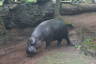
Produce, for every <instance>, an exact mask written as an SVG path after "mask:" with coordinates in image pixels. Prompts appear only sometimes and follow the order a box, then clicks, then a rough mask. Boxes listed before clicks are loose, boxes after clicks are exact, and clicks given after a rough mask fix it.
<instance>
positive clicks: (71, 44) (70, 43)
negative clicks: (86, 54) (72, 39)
mask: <svg viewBox="0 0 96 64" xmlns="http://www.w3.org/2000/svg"><path fill="white" fill-rule="evenodd" d="M66 45H67V46H74V44H72V43H70V44H66Z"/></svg>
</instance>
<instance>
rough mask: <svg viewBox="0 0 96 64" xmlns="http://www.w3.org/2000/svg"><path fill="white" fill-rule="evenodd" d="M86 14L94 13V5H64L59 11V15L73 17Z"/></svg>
mask: <svg viewBox="0 0 96 64" xmlns="http://www.w3.org/2000/svg"><path fill="white" fill-rule="evenodd" d="M86 12H96V4H82V5H64V6H62V7H61V9H60V14H61V15H75V14H80V13H86Z"/></svg>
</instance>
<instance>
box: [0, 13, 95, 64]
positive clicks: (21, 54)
mask: <svg viewBox="0 0 96 64" xmlns="http://www.w3.org/2000/svg"><path fill="white" fill-rule="evenodd" d="M62 18H63V19H64V20H65V21H66V22H67V21H68V22H70V23H73V24H74V25H75V27H76V28H79V27H82V26H83V27H87V28H88V29H90V30H92V31H95V30H96V13H86V14H80V15H75V16H63V17H62ZM31 32H32V28H26V29H12V30H11V31H9V35H10V37H9V39H8V40H5V43H6V42H7V45H2V46H0V64H39V63H38V61H40V58H42V57H44V56H47V55H50V53H52V54H54V53H56V52H61V51H62V52H66V53H73V54H77V57H78V56H80V54H79V53H77V52H79V51H78V50H76V49H75V48H73V47H66V46H64V47H63V48H61V49H59V50H58V49H56V48H52V49H51V50H43V51H42V52H40V53H38V54H37V55H36V56H34V57H33V58H28V57H26V53H25V46H26V41H27V39H28V37H30V35H31ZM14 42H16V43H14ZM70 50H71V51H70ZM74 52H76V53H74ZM70 56H71V55H68V58H70ZM80 57H82V58H83V59H85V60H84V61H86V62H89V63H87V64H96V61H95V59H93V58H89V59H90V60H89V59H88V60H86V57H83V56H80ZM65 58H66V57H65ZM72 58H74V57H72ZM78 58H79V57H78ZM87 58H88V57H87ZM63 59H64V58H63ZM81 62H82V61H81ZM42 64H43V63H42ZM57 64H58V63H57ZM63 64H64V63H63ZM69 64H71V63H69ZM73 64H74V63H73ZM85 64H86V63H85Z"/></svg>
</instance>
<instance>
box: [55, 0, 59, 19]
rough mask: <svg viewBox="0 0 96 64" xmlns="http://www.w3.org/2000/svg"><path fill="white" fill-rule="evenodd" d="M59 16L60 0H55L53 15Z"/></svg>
mask: <svg viewBox="0 0 96 64" xmlns="http://www.w3.org/2000/svg"><path fill="white" fill-rule="evenodd" d="M59 16H60V0H56V3H55V17H56V18H57V17H59Z"/></svg>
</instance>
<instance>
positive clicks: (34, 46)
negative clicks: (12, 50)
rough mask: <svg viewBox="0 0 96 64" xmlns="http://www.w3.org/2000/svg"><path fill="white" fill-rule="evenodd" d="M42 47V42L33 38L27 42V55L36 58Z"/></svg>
mask: <svg viewBox="0 0 96 64" xmlns="http://www.w3.org/2000/svg"><path fill="white" fill-rule="evenodd" d="M39 46H40V40H38V38H35V37H31V38H30V39H29V40H28V42H27V48H26V53H27V55H28V56H34V55H35V54H36V53H37V50H38V47H39Z"/></svg>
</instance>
